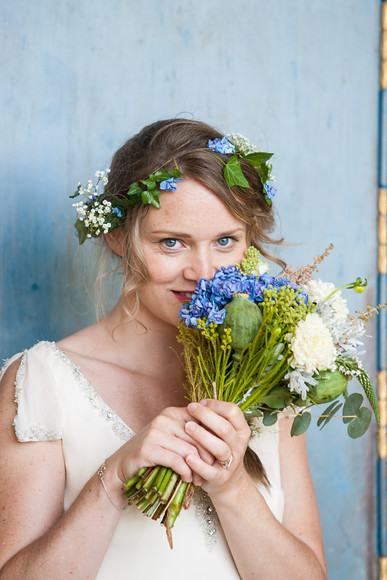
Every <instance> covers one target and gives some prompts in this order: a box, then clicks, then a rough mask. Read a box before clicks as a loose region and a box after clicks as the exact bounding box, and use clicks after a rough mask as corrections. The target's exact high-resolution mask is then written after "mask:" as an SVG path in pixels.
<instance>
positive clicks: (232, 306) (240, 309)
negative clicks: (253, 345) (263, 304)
mask: <svg viewBox="0 0 387 580" xmlns="http://www.w3.org/2000/svg"><path fill="white" fill-rule="evenodd" d="M225 308H226V316H225V319H224V322H223V324H221V325H219V335H220V337H222V335H223V330H224V329H225V328H230V329H231V346H232V348H233V350H234V358H236V359H239V358H240V355H241V352H242V350H243V349H244V348H245V347H246V346H247V345H248V344H249V343H250V342H251V341H252V340H253V339H254V337H255V335H256V334H257V332H258V329H259V327H260V326H261V324H262V313H261V311H260V309H259V308H258V306H257V305H256V304H255V302H252V301H251V300H249V295H248V294H244V293H235V294H233V298H232V300H231V302H229V303H228V304H226V307H225Z"/></svg>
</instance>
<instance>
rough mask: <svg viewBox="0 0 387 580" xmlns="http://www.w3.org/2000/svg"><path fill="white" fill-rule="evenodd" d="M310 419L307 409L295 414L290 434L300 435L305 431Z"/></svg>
mask: <svg viewBox="0 0 387 580" xmlns="http://www.w3.org/2000/svg"><path fill="white" fill-rule="evenodd" d="M311 420H312V415H311V414H310V413H309V412H308V411H304V412H303V413H302V414H301V415H297V417H295V418H294V421H293V425H292V429H291V431H290V435H291V436H292V437H294V436H296V435H302V434H303V433H305V431H306V430H307V429H308V427H309V425H310V422H311Z"/></svg>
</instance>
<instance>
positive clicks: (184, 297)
mask: <svg viewBox="0 0 387 580" xmlns="http://www.w3.org/2000/svg"><path fill="white" fill-rule="evenodd" d="M187 293H188V294H192V295H193V291H192V290H191V291H188V290H187ZM172 294H173V295H174V296H175V297H176V299H177V300H178V301H179V302H191V300H192V296H187V295H186V294H182V292H176V291H175V290H172Z"/></svg>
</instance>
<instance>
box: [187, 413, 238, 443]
mask: <svg viewBox="0 0 387 580" xmlns="http://www.w3.org/2000/svg"><path fill="white" fill-rule="evenodd" d="M188 410H189V412H190V414H191V415H192V416H193V418H195V419H197V420H199V421H200V423H201V425H203V426H204V427H206V428H207V429H209V430H211V431H212V432H213V433H214V434H215V435H216V436H217V437H219V438H220V439H222V440H223V441H225V442H226V443H227V444H228V445H229V446H232V444H233V442H235V438H236V436H237V430H236V429H235V427H234V425H233V424H232V423H231V421H230V420H228V418H225V417H222V416H221V415H220V414H219V413H217V412H215V411H213V410H212V409H210V407H209V406H206V405H202V404H200V403H190V404H189V405H188ZM229 413H230V411H229ZM193 428H194V427H192V429H193ZM207 449H208V447H207Z"/></svg>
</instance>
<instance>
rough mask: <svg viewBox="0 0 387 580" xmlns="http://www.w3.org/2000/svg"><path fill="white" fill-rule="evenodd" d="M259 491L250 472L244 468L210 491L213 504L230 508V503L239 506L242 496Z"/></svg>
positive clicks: (220, 507)
mask: <svg viewBox="0 0 387 580" xmlns="http://www.w3.org/2000/svg"><path fill="white" fill-rule="evenodd" d="M257 492H258V490H257V488H256V486H255V484H254V482H253V481H252V479H251V477H250V476H249V475H248V473H247V472H246V471H245V470H244V469H242V470H241V472H240V473H238V474H235V477H233V478H232V479H230V481H229V482H228V483H227V484H226V485H224V486H222V487H219V488H217V489H213V490H211V491H209V492H208V494H209V496H210V497H211V500H212V502H213V504H214V505H215V506H216V508H217V509H222V507H225V508H229V507H230V505H235V506H238V503H239V500H240V498H241V496H244V495H246V494H247V495H249V494H251V493H253V494H256V493H257Z"/></svg>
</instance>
